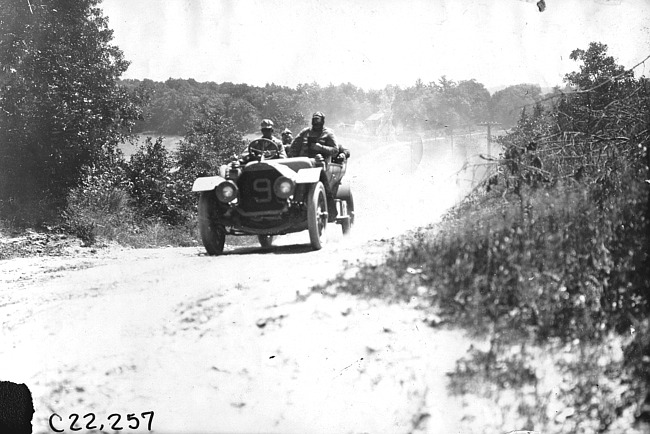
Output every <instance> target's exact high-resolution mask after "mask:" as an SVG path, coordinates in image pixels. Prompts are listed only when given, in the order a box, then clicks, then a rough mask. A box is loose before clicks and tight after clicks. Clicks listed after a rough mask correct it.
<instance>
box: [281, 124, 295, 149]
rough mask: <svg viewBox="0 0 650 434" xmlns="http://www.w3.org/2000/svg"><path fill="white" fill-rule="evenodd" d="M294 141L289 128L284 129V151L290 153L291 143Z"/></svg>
mask: <svg viewBox="0 0 650 434" xmlns="http://www.w3.org/2000/svg"><path fill="white" fill-rule="evenodd" d="M292 142H293V133H292V132H291V130H290V129H289V128H285V129H284V131H282V145H284V151H285V152H286V153H287V155H289V148H291V143H292Z"/></svg>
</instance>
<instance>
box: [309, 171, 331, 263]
mask: <svg viewBox="0 0 650 434" xmlns="http://www.w3.org/2000/svg"><path fill="white" fill-rule="evenodd" d="M307 227H308V228H309V240H310V241H311V246H312V247H313V248H314V250H320V249H321V248H322V247H323V245H324V244H325V242H326V240H327V238H326V229H327V197H326V196H325V187H323V184H322V183H321V182H317V183H316V184H313V185H312V186H311V187H310V188H309V196H308V201H307Z"/></svg>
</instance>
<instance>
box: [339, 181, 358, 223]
mask: <svg viewBox="0 0 650 434" xmlns="http://www.w3.org/2000/svg"><path fill="white" fill-rule="evenodd" d="M336 198H337V199H339V200H340V201H341V211H342V215H344V216H347V218H346V219H345V220H342V221H341V229H342V230H343V234H344V235H346V234H348V233H349V232H350V229H352V226H353V225H354V198H353V197H352V192H351V191H350V186H349V185H347V184H343V185H341V187H340V188H339V191H338V193H337V195H336Z"/></svg>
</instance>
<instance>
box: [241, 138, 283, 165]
mask: <svg viewBox="0 0 650 434" xmlns="http://www.w3.org/2000/svg"><path fill="white" fill-rule="evenodd" d="M248 153H249V154H250V155H255V156H257V157H259V156H262V155H263V156H264V159H266V160H269V159H271V158H276V157H278V155H279V154H280V147H279V146H278V145H276V144H275V142H274V141H273V140H270V139H265V138H261V139H256V140H253V141H252V142H250V144H249V145H248Z"/></svg>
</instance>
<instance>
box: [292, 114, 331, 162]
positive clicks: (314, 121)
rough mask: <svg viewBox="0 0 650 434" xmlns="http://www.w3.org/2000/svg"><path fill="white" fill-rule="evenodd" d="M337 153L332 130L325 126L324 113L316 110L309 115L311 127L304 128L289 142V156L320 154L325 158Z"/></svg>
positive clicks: (310, 156) (328, 158) (312, 156)
mask: <svg viewBox="0 0 650 434" xmlns="http://www.w3.org/2000/svg"><path fill="white" fill-rule="evenodd" d="M338 153H339V145H338V144H337V143H336V137H335V136H334V132H333V131H332V130H330V129H329V128H326V127H325V115H324V114H323V113H322V112H316V113H314V114H313V115H312V117H311V128H305V129H304V130H302V131H301V132H300V134H298V136H297V137H296V138H295V139H294V140H293V143H291V148H289V156H291V157H309V158H314V157H315V156H316V155H317V154H321V155H322V156H323V157H324V158H326V159H327V160H331V158H332V157H334V156H336V155H337V154H338Z"/></svg>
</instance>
